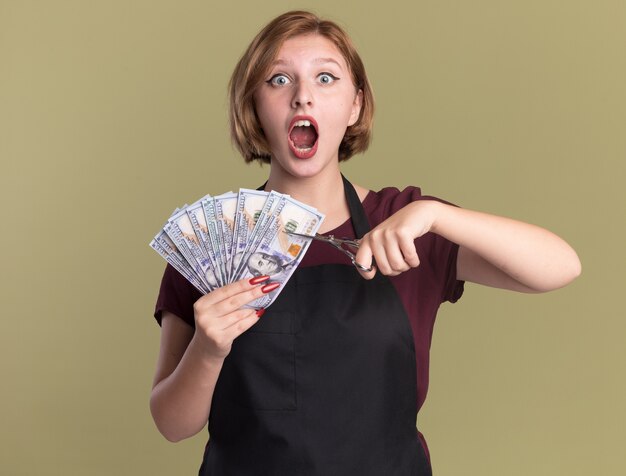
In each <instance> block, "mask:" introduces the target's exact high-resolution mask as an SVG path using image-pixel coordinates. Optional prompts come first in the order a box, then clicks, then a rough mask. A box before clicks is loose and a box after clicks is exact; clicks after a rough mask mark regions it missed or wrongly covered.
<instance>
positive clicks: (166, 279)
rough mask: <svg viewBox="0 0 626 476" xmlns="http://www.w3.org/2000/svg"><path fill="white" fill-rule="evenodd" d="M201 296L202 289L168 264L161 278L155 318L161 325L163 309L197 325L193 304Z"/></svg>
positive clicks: (192, 324)
mask: <svg viewBox="0 0 626 476" xmlns="http://www.w3.org/2000/svg"><path fill="white" fill-rule="evenodd" d="M201 296H202V294H201V293H200V291H198V290H197V289H196V288H195V287H194V286H193V285H192V284H191V283H190V282H189V281H187V279H186V278H185V277H184V276H183V275H181V274H180V273H179V272H178V271H176V269H174V268H173V267H172V266H171V265H169V264H168V265H167V267H166V268H165V272H164V273H163V279H162V280H161V288H160V290H159V296H158V298H157V302H156V306H155V309H154V318H155V319H156V320H157V322H158V324H159V325H161V318H162V316H163V311H168V312H171V313H172V314H174V315H176V316H178V317H179V318H181V319H182V320H183V321H185V322H186V323H187V324H189V325H190V326H191V327H195V320H194V313H193V305H194V303H195V302H196V301H197V300H198V299H200V297H201Z"/></svg>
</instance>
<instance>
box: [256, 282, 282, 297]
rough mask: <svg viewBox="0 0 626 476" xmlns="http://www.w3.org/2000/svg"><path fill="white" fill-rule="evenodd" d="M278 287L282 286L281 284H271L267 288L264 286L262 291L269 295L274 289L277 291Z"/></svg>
mask: <svg viewBox="0 0 626 476" xmlns="http://www.w3.org/2000/svg"><path fill="white" fill-rule="evenodd" d="M278 286H280V283H270V284H266V285H265V286H263V287H262V288H261V291H263V292H264V293H265V294H267V293H271V292H272V291H273V290H274V289H276V288H277V287H278Z"/></svg>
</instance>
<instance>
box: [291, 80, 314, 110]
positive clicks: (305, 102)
mask: <svg viewBox="0 0 626 476" xmlns="http://www.w3.org/2000/svg"><path fill="white" fill-rule="evenodd" d="M312 105H313V95H312V93H311V90H310V89H309V87H308V85H307V84H305V83H304V82H300V83H298V85H297V87H296V88H295V89H294V93H293V98H292V100H291V107H293V108H294V109H298V108H299V107H303V106H308V107H310V106H312Z"/></svg>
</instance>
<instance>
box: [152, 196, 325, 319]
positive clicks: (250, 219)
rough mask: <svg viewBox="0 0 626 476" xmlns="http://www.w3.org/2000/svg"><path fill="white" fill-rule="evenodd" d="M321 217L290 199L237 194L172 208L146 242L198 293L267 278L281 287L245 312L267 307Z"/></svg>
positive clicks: (303, 249) (290, 273) (205, 199)
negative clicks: (267, 276)
mask: <svg viewBox="0 0 626 476" xmlns="http://www.w3.org/2000/svg"><path fill="white" fill-rule="evenodd" d="M323 219H324V215H323V214H322V213H320V212H319V211H317V210H316V209H315V208H312V207H310V206H308V205H305V204H303V203H301V202H298V201H297V200H294V199H293V198H291V197H290V196H289V195H283V194H280V193H277V192H263V191H259V190H250V189H240V190H239V193H233V192H227V193H224V194H222V195H217V196H210V195H207V196H205V197H203V198H201V199H200V200H198V201H197V202H195V203H193V204H192V205H185V206H183V207H182V208H179V209H176V210H175V211H174V213H173V214H172V216H171V217H170V218H169V219H168V220H167V223H166V224H165V226H164V227H163V229H162V230H161V231H160V232H159V233H157V235H156V236H155V237H154V239H153V240H152V241H151V242H150V246H151V247H152V248H153V249H154V250H155V251H156V252H157V253H159V254H160V255H161V256H162V257H163V258H164V259H165V260H166V261H167V262H168V263H169V264H171V265H172V266H173V267H174V268H175V269H176V270H177V271H178V272H179V273H180V274H182V275H183V276H184V277H185V278H187V280H189V282H191V283H192V284H193V285H194V286H195V287H196V288H197V289H198V290H199V291H200V292H202V293H203V294H206V293H208V292H210V291H212V290H213V289H216V288H218V287H221V286H224V285H226V284H228V283H232V282H234V281H237V280H239V279H243V278H251V277H255V276H262V275H269V276H270V281H268V282H266V284H267V283H271V282H278V283H280V284H281V286H278V288H277V289H276V290H275V291H272V292H270V293H268V294H267V295H265V296H263V297H261V298H259V299H257V300H256V301H253V302H252V303H250V304H249V305H247V306H246V307H252V308H255V309H259V308H267V307H268V306H269V305H270V304H272V302H274V300H275V299H276V298H277V297H278V295H279V293H280V291H281V289H282V288H283V286H282V285H284V284H285V283H286V282H287V281H288V280H289V278H290V277H291V275H292V274H293V272H294V271H295V269H296V267H297V266H298V264H299V263H300V261H302V258H303V257H304V254H305V253H306V250H307V249H308V247H309V244H310V242H311V240H310V239H308V238H303V237H299V236H294V235H290V234H289V232H295V233H301V234H304V235H314V234H315V233H316V232H317V230H318V229H319V227H320V225H321V223H322V220H323Z"/></svg>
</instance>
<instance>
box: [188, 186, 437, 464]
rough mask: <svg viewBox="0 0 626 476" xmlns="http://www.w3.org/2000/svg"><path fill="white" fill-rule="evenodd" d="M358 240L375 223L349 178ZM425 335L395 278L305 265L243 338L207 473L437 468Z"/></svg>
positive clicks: (230, 360) (228, 368) (220, 405)
mask: <svg viewBox="0 0 626 476" xmlns="http://www.w3.org/2000/svg"><path fill="white" fill-rule="evenodd" d="M343 180H344V189H345V194H346V199H347V201H348V205H349V208H350V215H351V219H352V223H353V226H354V229H355V232H356V236H357V237H362V236H363V235H364V234H365V233H367V232H368V231H369V229H370V227H369V223H368V220H367V216H366V215H365V211H364V210H363V206H362V204H361V202H360V200H359V198H358V195H357V194H356V191H355V190H354V187H353V186H352V184H350V183H349V182H348V181H347V180H346V179H345V178H344V179H343ZM416 419H417V382H416V362H415V350H414V344H413V335H412V331H411V327H410V325H409V320H408V317H407V315H406V312H405V311H404V308H403V305H402V302H401V301H400V298H399V296H398V294H397V292H396V290H395V288H394V287H393V284H392V283H391V281H389V279H388V278H387V277H385V276H383V275H381V274H380V273H377V274H376V276H375V277H374V279H372V280H370V281H368V280H365V279H363V278H362V277H361V276H360V275H359V274H358V272H357V271H356V269H355V268H354V267H353V266H352V265H341V264H328V265H320V266H313V267H307V268H302V269H297V270H296V271H295V272H294V274H293V275H292V277H291V279H290V280H289V281H288V282H287V284H286V285H285V288H284V289H283V291H282V292H281V294H280V296H279V297H278V299H277V300H276V301H275V302H274V303H273V304H272V305H271V307H270V308H269V309H267V311H266V312H265V314H264V315H263V317H262V318H261V319H260V320H259V322H258V323H257V324H255V325H254V326H253V327H252V328H251V329H249V330H248V331H246V332H245V333H244V334H242V335H241V336H239V337H238V338H237V339H235V341H234V342H233V346H232V350H231V352H230V354H229V355H228V357H226V359H225V361H224V365H223V367H222V371H221V372H220V376H219V379H218V381H217V384H216V388H215V392H214V395H213V401H212V406H211V415H210V417H209V433H210V440H209V443H208V444H207V447H206V450H205V454H204V460H203V463H202V466H201V468H200V473H199V474H200V475H201V476H227V475H228V476H230V475H232V476H259V475H268V476H309V475H310V476H314V475H315V476H352V475H354V476H357V475H358V476H370V475H371V476H392V475H397V476H430V475H431V469H430V464H429V463H428V460H427V458H426V456H425V453H424V449H423V447H422V445H421V442H420V441H419V438H418V432H417V428H416Z"/></svg>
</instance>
